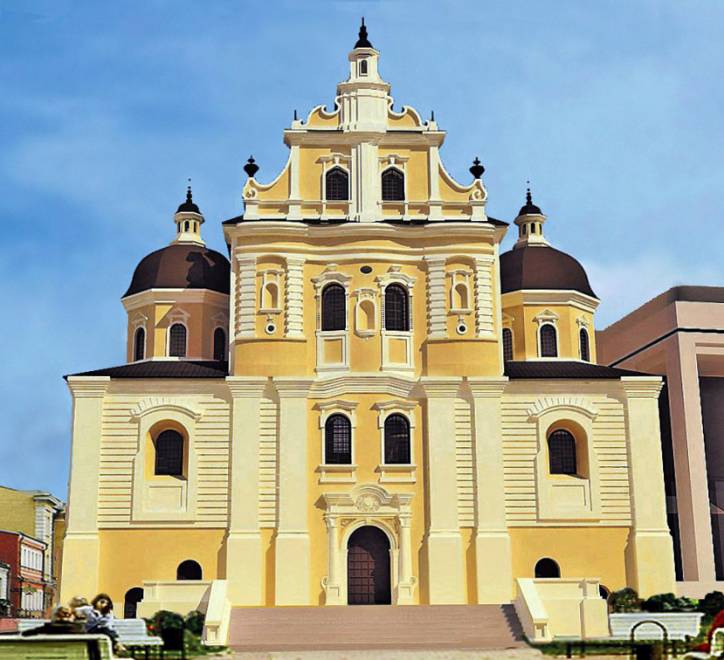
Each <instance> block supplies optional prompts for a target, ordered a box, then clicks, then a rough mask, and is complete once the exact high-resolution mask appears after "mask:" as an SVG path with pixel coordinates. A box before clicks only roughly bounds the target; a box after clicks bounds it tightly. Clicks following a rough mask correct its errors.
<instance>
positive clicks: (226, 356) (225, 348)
mask: <svg viewBox="0 0 724 660" xmlns="http://www.w3.org/2000/svg"><path fill="white" fill-rule="evenodd" d="M219 331H221V332H222V333H223V335H224V341H223V342H222V353H223V356H222V358H221V359H220V360H218V361H219V362H228V361H229V341H228V333H227V332H226V328H225V327H224V326H221V325H217V326H215V327H214V331H213V333H211V357H212V359H214V360H217V357H216V333H217V332H219Z"/></svg>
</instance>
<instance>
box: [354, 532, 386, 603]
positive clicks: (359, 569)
mask: <svg viewBox="0 0 724 660" xmlns="http://www.w3.org/2000/svg"><path fill="white" fill-rule="evenodd" d="M347 602H348V603H349V604H350V605H389V604H390V603H391V602H392V596H391V590H390V541H389V539H388V538H387V536H386V535H385V533H384V532H383V531H382V530H381V529H379V528H377V527H370V526H367V527H360V528H359V529H357V530H355V531H354V532H353V533H352V536H350V537H349V542H348V543H347Z"/></svg>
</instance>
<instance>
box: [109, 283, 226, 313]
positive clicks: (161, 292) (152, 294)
mask: <svg viewBox="0 0 724 660" xmlns="http://www.w3.org/2000/svg"><path fill="white" fill-rule="evenodd" d="M121 302H122V303H123V307H124V308H125V309H126V311H127V312H130V311H133V310H134V309H138V308H140V307H146V306H147V305H157V304H177V303H183V304H189V303H206V304H210V305H216V306H219V307H226V306H227V305H228V304H229V294H228V293H220V292H219V291H211V290H210V289H170V288H167V289H161V288H160V289H148V290H146V291H140V292H139V293H134V294H133V295H130V296H127V297H126V298H122V299H121Z"/></svg>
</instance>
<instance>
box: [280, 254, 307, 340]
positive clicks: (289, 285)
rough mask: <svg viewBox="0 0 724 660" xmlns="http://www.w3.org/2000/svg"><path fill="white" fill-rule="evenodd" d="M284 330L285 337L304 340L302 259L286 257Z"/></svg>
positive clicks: (300, 257) (293, 256) (294, 256)
mask: <svg viewBox="0 0 724 660" xmlns="http://www.w3.org/2000/svg"><path fill="white" fill-rule="evenodd" d="M286 262H287V273H286V278H287V281H286V286H285V299H286V300H285V302H286V304H285V310H284V319H285V328H284V332H285V334H286V336H287V337H299V338H304V257H302V256H297V255H290V256H287V257H286Z"/></svg>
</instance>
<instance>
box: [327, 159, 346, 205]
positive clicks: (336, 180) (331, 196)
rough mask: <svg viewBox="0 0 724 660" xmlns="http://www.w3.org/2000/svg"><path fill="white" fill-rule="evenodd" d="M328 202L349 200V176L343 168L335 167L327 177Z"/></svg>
mask: <svg viewBox="0 0 724 660" xmlns="http://www.w3.org/2000/svg"><path fill="white" fill-rule="evenodd" d="M324 186H325V191H326V196H327V200H329V201H334V200H348V199H349V175H348V174H347V172H345V171H344V170H343V169H342V168H341V167H333V168H332V169H331V170H329V172H327V174H326V175H325V184H324Z"/></svg>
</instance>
